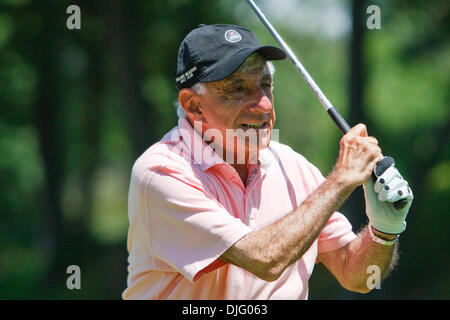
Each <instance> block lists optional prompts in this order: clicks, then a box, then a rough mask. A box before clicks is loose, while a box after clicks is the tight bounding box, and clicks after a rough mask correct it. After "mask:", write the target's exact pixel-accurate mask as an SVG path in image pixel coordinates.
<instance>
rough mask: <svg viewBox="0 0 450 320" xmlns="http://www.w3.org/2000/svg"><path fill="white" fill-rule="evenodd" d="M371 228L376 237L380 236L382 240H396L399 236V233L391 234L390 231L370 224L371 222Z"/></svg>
mask: <svg viewBox="0 0 450 320" xmlns="http://www.w3.org/2000/svg"><path fill="white" fill-rule="evenodd" d="M369 228H370V229H371V231H372V233H373V234H374V235H375V236H376V237H378V238H380V239H382V240H385V241H394V240H396V239H397V238H398V234H389V233H384V232H381V231H378V230H377V229H375V228H374V227H372V225H370V224H369Z"/></svg>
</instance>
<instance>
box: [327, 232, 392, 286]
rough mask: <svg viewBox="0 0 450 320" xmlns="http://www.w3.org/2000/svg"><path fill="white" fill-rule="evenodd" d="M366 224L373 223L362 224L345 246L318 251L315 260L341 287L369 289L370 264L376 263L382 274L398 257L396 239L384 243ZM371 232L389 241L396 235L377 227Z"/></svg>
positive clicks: (389, 269)
mask: <svg viewBox="0 0 450 320" xmlns="http://www.w3.org/2000/svg"><path fill="white" fill-rule="evenodd" d="M368 228H372V227H371V226H370V225H368V226H367V227H365V228H364V229H363V230H362V231H361V232H360V233H359V234H358V237H357V238H356V239H354V240H353V241H351V242H350V243H349V244H348V245H346V246H345V247H342V248H339V249H337V250H333V251H329V252H325V253H320V254H319V255H318V260H319V261H320V262H322V263H323V264H324V265H325V266H326V267H327V269H328V270H330V272H331V273H332V274H333V275H334V276H335V278H336V279H337V280H338V281H339V283H340V284H341V285H342V286H343V287H344V288H346V289H348V290H351V291H356V292H360V293H367V292H369V291H370V290H371V288H369V286H368V285H367V279H368V278H369V276H370V275H371V272H368V270H369V269H368V268H369V266H376V267H378V268H379V270H380V273H381V275H382V276H383V278H384V277H386V276H387V275H388V274H389V272H390V271H391V270H392V269H393V268H394V266H395V264H396V262H397V257H398V256H397V243H395V244H394V245H392V246H387V245H383V244H379V243H377V242H375V241H373V240H372V238H371V236H370V233H369V230H368ZM372 230H373V229H372ZM373 232H374V234H375V235H376V236H378V237H379V238H382V239H385V240H388V241H389V240H393V239H395V237H396V236H395V235H394V236H393V235H388V234H383V233H380V232H377V231H376V230H373ZM369 271H370V270H369Z"/></svg>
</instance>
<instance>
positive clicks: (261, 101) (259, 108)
mask: <svg viewBox="0 0 450 320" xmlns="http://www.w3.org/2000/svg"><path fill="white" fill-rule="evenodd" d="M272 109H273V104H272V99H270V98H269V97H268V96H267V94H266V93H265V92H264V91H263V90H261V91H260V92H259V93H258V95H257V96H256V97H255V100H254V102H253V103H252V104H251V105H250V106H249V108H248V110H249V111H250V112H254V113H270V112H272Z"/></svg>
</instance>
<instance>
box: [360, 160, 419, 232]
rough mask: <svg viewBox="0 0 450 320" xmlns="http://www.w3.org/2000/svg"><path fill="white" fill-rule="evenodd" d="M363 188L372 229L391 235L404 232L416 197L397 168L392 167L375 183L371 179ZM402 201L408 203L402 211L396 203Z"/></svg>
mask: <svg viewBox="0 0 450 320" xmlns="http://www.w3.org/2000/svg"><path fill="white" fill-rule="evenodd" d="M363 187H364V197H365V199H366V214H367V216H368V218H369V222H370V224H371V225H372V227H374V228H375V229H377V230H378V231H381V232H383V233H389V234H399V233H401V232H403V231H404V230H405V229H406V221H405V219H406V216H407V214H408V211H409V208H410V207H411V204H412V200H413V199H414V196H413V193H412V191H411V188H410V187H409V186H408V182H407V181H406V180H404V179H403V177H402V176H401V175H400V173H399V172H398V170H397V168H395V167H394V165H392V166H390V167H389V168H388V169H386V171H384V172H383V174H381V175H380V176H379V177H378V179H377V180H376V182H375V183H374V181H373V179H369V180H368V181H367V182H366V183H365V184H364V185H363ZM401 200H403V201H406V204H405V205H404V206H403V207H402V208H401V209H396V208H395V206H394V203H395V202H397V201H401Z"/></svg>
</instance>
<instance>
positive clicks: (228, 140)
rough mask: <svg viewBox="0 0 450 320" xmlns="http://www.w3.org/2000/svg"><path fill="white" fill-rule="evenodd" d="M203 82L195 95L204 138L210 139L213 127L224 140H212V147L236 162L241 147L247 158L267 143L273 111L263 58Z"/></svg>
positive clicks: (269, 81)
mask: <svg viewBox="0 0 450 320" xmlns="http://www.w3.org/2000/svg"><path fill="white" fill-rule="evenodd" d="M205 85H206V88H207V90H206V91H207V92H206V93H204V94H200V95H199V104H200V105H199V108H200V110H201V113H202V131H203V134H204V136H206V137H205V139H209V138H212V137H208V135H209V136H212V135H213V134H211V132H212V133H214V130H209V129H215V130H219V131H220V132H221V134H222V137H223V138H224V139H222V140H223V143H222V141H218V139H214V142H215V143H216V146H217V147H218V148H222V150H223V151H224V152H232V153H233V155H234V161H239V163H242V162H241V161H242V156H240V154H241V153H240V152H242V151H243V150H245V156H246V159H248V157H249V156H252V155H254V154H256V153H257V151H258V150H259V149H262V148H266V147H267V146H268V145H269V142H270V133H271V130H272V128H273V126H274V123H275V110H274V108H273V95H272V76H271V74H270V71H269V68H268V66H267V64H266V62H265V60H264V59H262V58H259V59H257V60H256V61H255V62H253V63H252V64H251V65H248V66H245V65H244V68H242V67H241V68H240V69H238V70H237V71H235V72H234V73H233V74H232V75H230V76H229V77H227V78H226V79H223V80H220V81H215V82H207V83H205ZM216 132H217V131H216ZM233 135H234V136H235V137H237V138H236V139H235V138H234V136H233ZM224 156H225V154H224ZM239 158H240V160H239Z"/></svg>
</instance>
